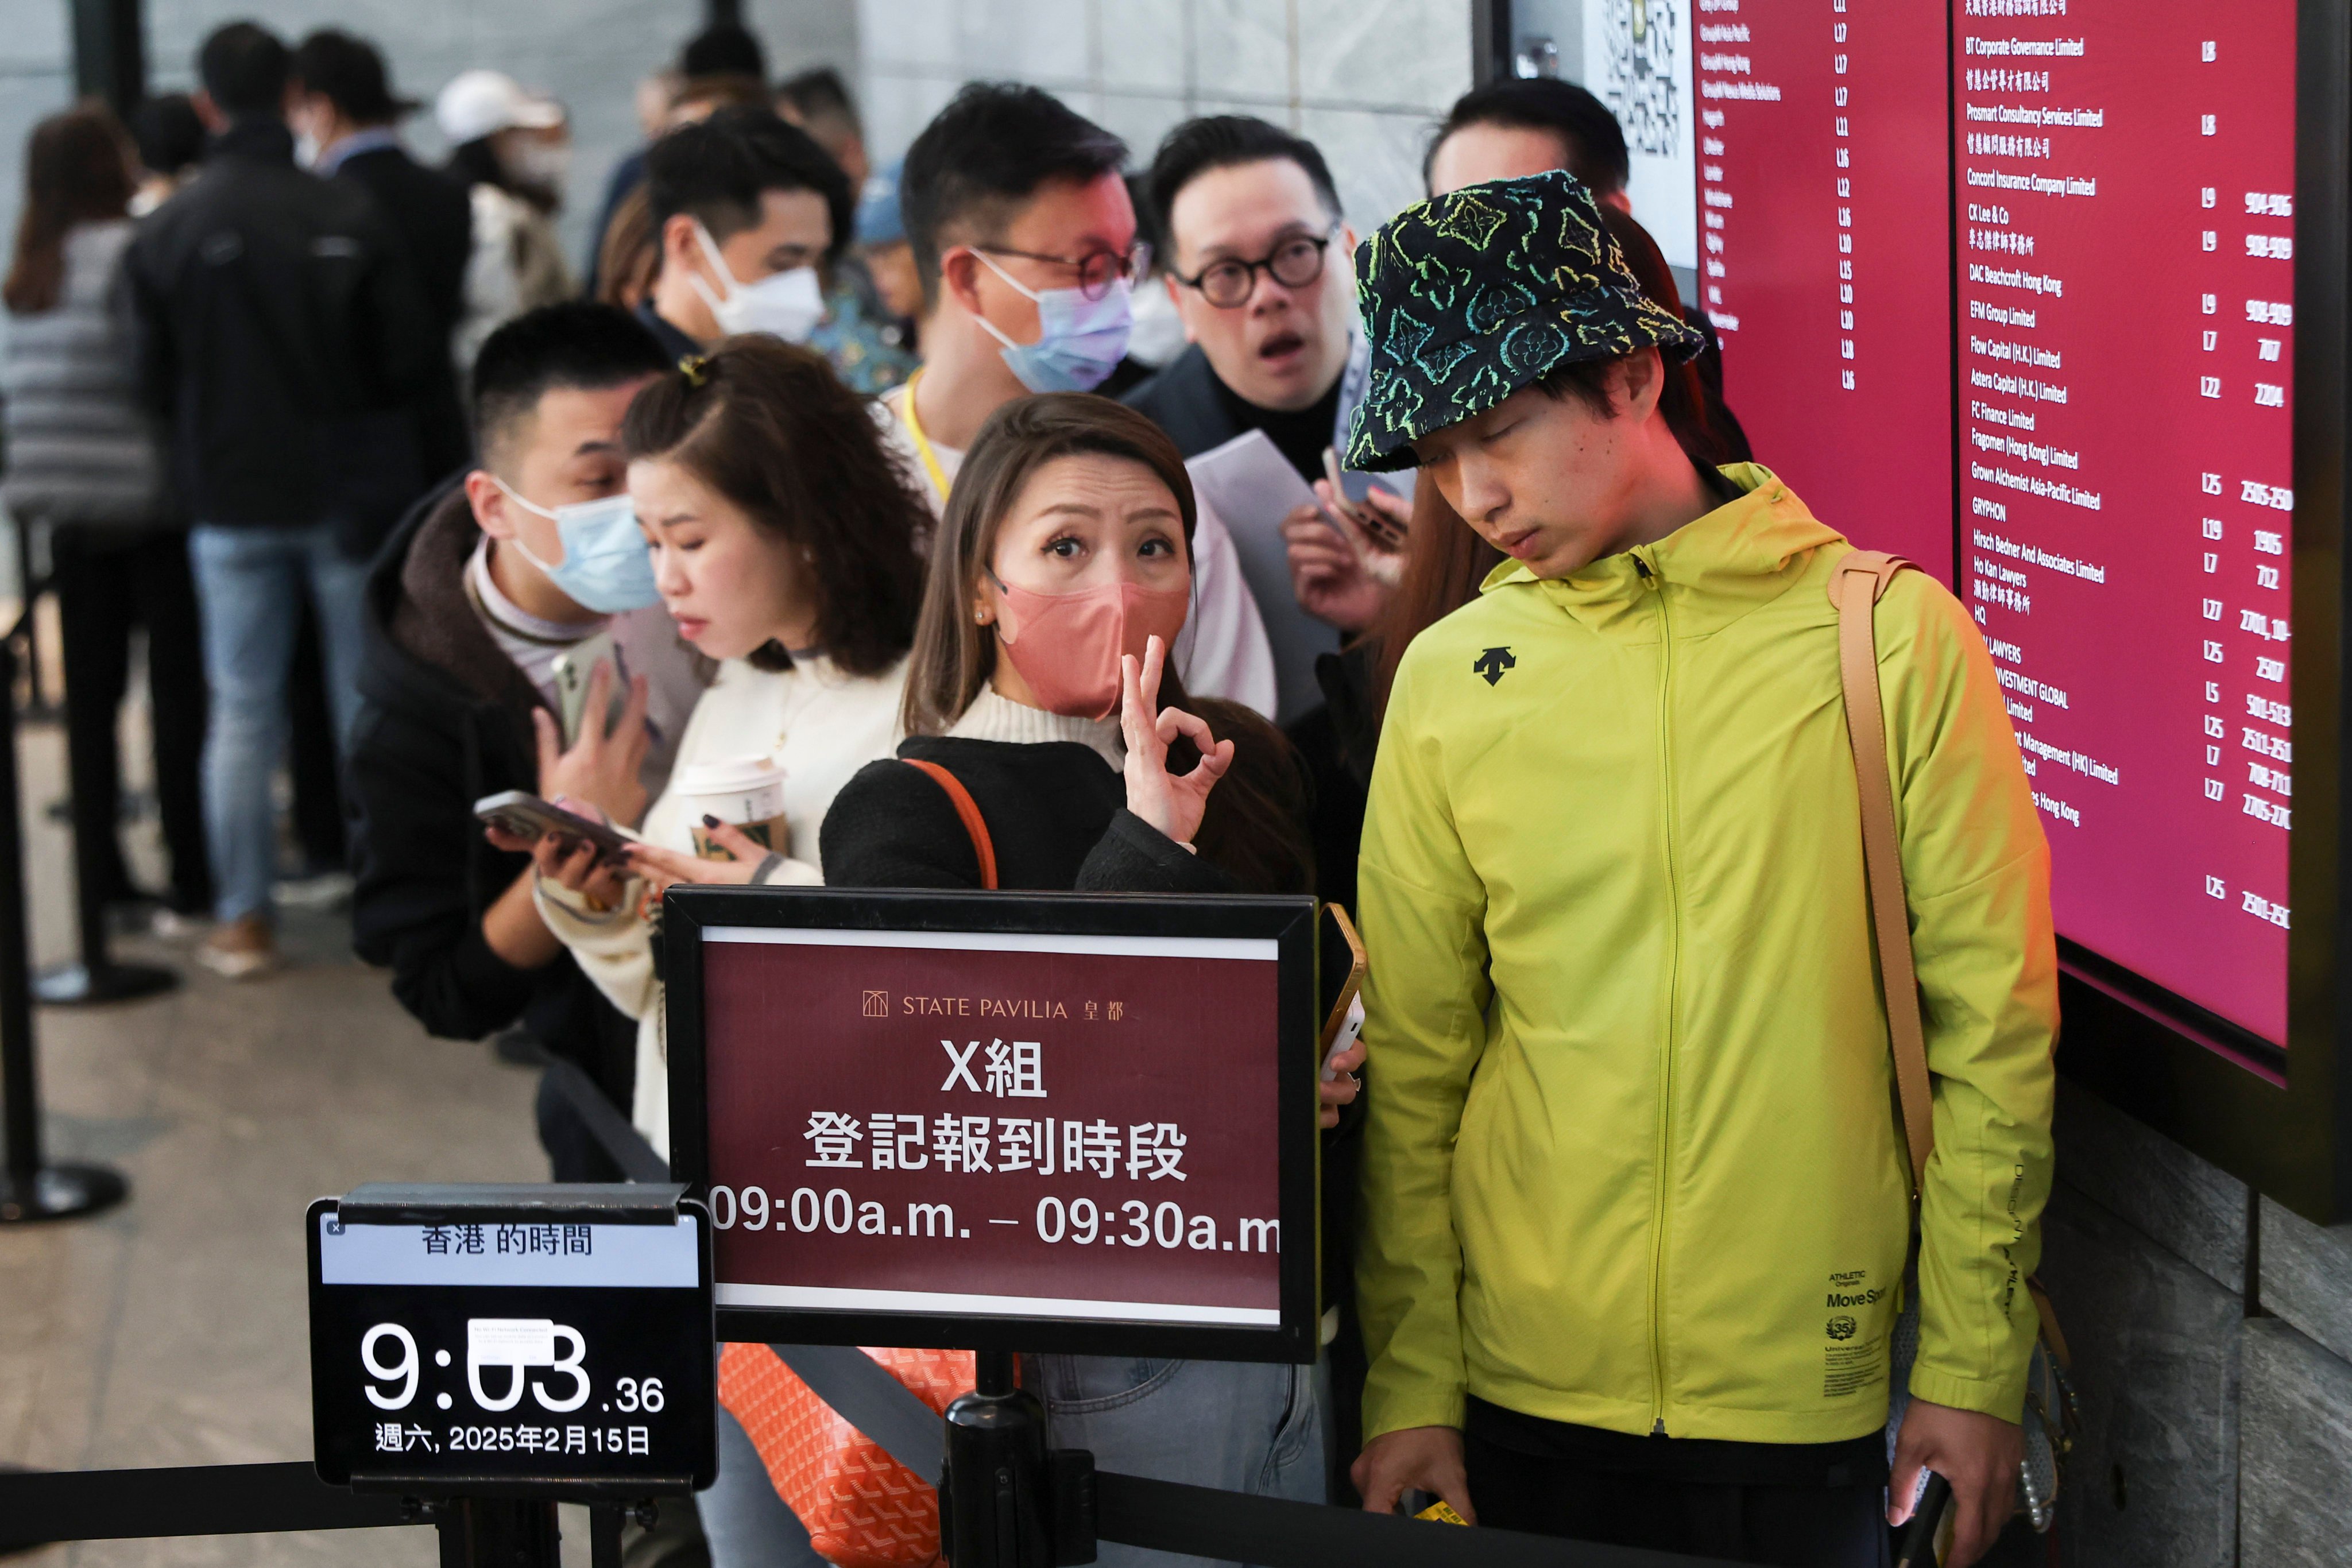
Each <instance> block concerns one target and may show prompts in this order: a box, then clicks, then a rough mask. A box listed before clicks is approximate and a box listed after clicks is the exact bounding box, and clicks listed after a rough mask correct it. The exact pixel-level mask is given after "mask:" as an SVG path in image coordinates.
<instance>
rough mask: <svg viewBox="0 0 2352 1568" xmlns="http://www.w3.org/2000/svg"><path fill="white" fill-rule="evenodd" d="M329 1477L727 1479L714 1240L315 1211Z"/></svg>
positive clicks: (667, 1232) (630, 1230)
mask: <svg viewBox="0 0 2352 1568" xmlns="http://www.w3.org/2000/svg"><path fill="white" fill-rule="evenodd" d="M310 1230H311V1238H310V1240H311V1276H310V1278H311V1287H310V1355H311V1367H310V1385H311V1405H312V1423H313V1430H314V1437H315V1442H316V1449H317V1462H318V1468H319V1473H320V1477H321V1478H322V1479H326V1480H328V1481H331V1482H334V1483H337V1484H349V1483H352V1482H358V1483H360V1484H362V1485H364V1484H369V1483H374V1484H378V1485H403V1486H406V1485H415V1486H416V1487H418V1488H419V1490H423V1491H425V1492H430V1491H432V1490H435V1489H436V1488H440V1489H445V1490H446V1489H455V1490H464V1489H465V1488H466V1487H467V1485H468V1484H474V1485H481V1486H491V1485H495V1486H498V1487H499V1488H500V1489H501V1490H513V1488H514V1486H515V1485H517V1484H523V1485H526V1486H528V1485H533V1484H536V1485H539V1486H541V1487H543V1488H545V1489H546V1490H550V1491H565V1490H572V1491H578V1492H582V1493H603V1492H613V1491H636V1492H639V1493H646V1494H649V1493H651V1492H655V1491H663V1490H670V1491H676V1490H686V1489H687V1488H688V1487H689V1486H693V1485H708V1484H709V1480H710V1478H711V1476H712V1474H713V1473H714V1471H715V1468H716V1466H715V1458H714V1454H713V1436H712V1422H713V1415H712V1400H713V1398H714V1388H713V1377H714V1364H713V1348H712V1346H713V1342H712V1332H711V1308H710V1282H709V1281H710V1275H709V1263H708V1261H707V1260H708V1257H709V1244H708V1239H707V1237H706V1235H705V1234H704V1229H703V1225H702V1216H701V1214H700V1212H699V1211H698V1209H695V1208H691V1207H688V1208H683V1209H681V1210H680V1211H679V1213H678V1214H677V1216H676V1218H675V1219H674V1220H673V1221H671V1222H669V1223H664V1224H658V1225H647V1224H599V1223H560V1222H547V1221H540V1220H533V1219H512V1220H509V1221H506V1222H499V1221H495V1220H487V1219H476V1218H471V1217H469V1216H467V1214H466V1213H465V1212H464V1211H462V1210H457V1211H453V1214H452V1218H451V1219H450V1220H449V1221H448V1222H447V1223H441V1224H398V1225H377V1224H345V1223H344V1222H343V1221H342V1220H341V1218H338V1215H337V1212H336V1206H335V1204H334V1203H333V1202H332V1201H331V1200H321V1202H320V1203H319V1204H317V1205H314V1206H313V1207H312V1209H311V1211H310Z"/></svg>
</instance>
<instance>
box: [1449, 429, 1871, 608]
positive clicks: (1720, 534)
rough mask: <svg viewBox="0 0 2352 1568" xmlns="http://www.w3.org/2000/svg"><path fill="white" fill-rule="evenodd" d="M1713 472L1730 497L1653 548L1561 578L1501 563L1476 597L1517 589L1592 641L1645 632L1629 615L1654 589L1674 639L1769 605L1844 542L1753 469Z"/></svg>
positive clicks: (1765, 472)
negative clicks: (1732, 490) (1817, 554)
mask: <svg viewBox="0 0 2352 1568" xmlns="http://www.w3.org/2000/svg"><path fill="white" fill-rule="evenodd" d="M1720 472H1721V473H1722V475H1723V476H1724V477H1725V478H1727V479H1728V480H1730V481H1731V483H1732V484H1734V485H1735V486H1738V487H1739V489H1740V490H1741V491H1742V492H1743V493H1742V494H1741V495H1740V497H1738V499H1737V500H1733V501H1727V502H1726V503H1724V504H1723V505H1722V506H1720V507H1717V508H1716V509H1715V510H1713V511H1711V512H1708V513H1707V514H1706V515H1705V516H1704V517H1696V518H1694V519H1692V520H1691V521H1690V522H1687V523H1685V524H1684V525H1683V526H1682V527H1681V528H1676V529H1675V531H1674V532H1673V533H1671V534H1668V535H1667V536H1666V537H1665V538H1662V539H1660V540H1658V541H1657V542H1656V543H1655V544H1647V545H1637V546H1635V547H1634V548H1633V549H1629V550H1622V551H1620V552H1619V553H1618V554H1616V555H1612V556H1604V557H1602V558H1601V559H1599V560H1596V561H1594V562H1592V563H1591V565H1590V566H1587V567H1585V568H1584V569H1583V570H1580V571H1576V572H1572V573H1570V575H1568V576H1567V577H1563V578H1549V579H1547V578H1539V577H1538V576H1536V574H1535V573H1534V572H1533V571H1531V570H1528V567H1527V565H1526V564H1525V563H1524V562H1521V561H1505V562H1504V563H1503V564H1502V565H1500V566H1498V567H1496V569H1495V570H1494V571H1493V572H1491V573H1489V574H1488V576H1487V578H1486V581H1485V583H1483V584H1482V585H1481V586H1480V591H1481V592H1484V593H1493V592H1496V591H1500V590H1503V589H1507V588H1514V587H1517V586H1518V585H1521V584H1525V585H1528V586H1532V587H1533V588H1535V589H1537V590H1538V591H1541V592H1542V593H1543V594H1544V595H1545V596H1546V597H1547V598H1549V599H1550V600H1551V601H1552V602H1553V603H1555V604H1558V605H1559V607H1560V608H1561V609H1563V610H1565V611H1567V612H1569V613H1570V615H1573V616H1575V617H1576V618H1577V619H1578V620H1579V621H1581V622H1584V623H1585V624H1586V625H1588V626H1591V628H1592V629H1593V630H1594V631H1596V632H1606V631H1609V630H1611V629H1612V627H1615V626H1618V625H1620V624H1621V623H1625V622H1629V621H1633V622H1635V623H1638V624H1640V625H1642V626H1643V628H1644V629H1645V630H1646V629H1648V628H1649V627H1650V626H1651V624H1652V623H1651V622H1649V620H1648V618H1647V617H1636V616H1635V612H1636V611H1637V610H1638V608H1639V607H1640V605H1641V603H1642V601H1643V597H1644V596H1645V595H1646V594H1647V592H1648V591H1650V584H1651V582H1653V581H1654V582H1655V583H1656V585H1657V588H1658V590H1659V591H1662V592H1664V594H1665V595H1666V596H1667V603H1668V605H1669V607H1670V608H1671V609H1672V611H1673V612H1674V614H1675V621H1676V627H1677V630H1678V631H1679V632H1683V633H1685V634H1689V633H1702V634H1703V633H1705V632H1710V631H1715V630H1717V629H1719V628H1721V627H1723V626H1725V625H1727V624H1729V623H1730V622H1733V621H1736V620H1738V618H1739V617H1740V616H1742V615H1745V614H1746V613H1748V612H1749V611H1751V610H1753V609H1755V608H1756V607H1757V606H1759V605H1760V604H1765V603H1769V601H1772V600H1774V599H1778V598H1779V597H1780V595H1781V594H1783V593H1785V592H1787V591H1788V590H1789V586H1790V584H1791V583H1793V582H1795V581H1796V580H1797V579H1798V578H1799V577H1800V576H1801V575H1802V574H1803V572H1804V570H1805V568H1806V567H1807V565H1808V564H1810V563H1811V559H1812V557H1813V552H1814V551H1816V550H1818V549H1822V547H1823V546H1825V545H1841V544H1843V543H1844V542H1845V536H1844V535H1843V534H1841V533H1839V532H1838V531H1837V530H1836V529H1835V528H1831V527H1830V526H1829V525H1828V524H1826V523H1823V522H1822V521H1820V520H1819V519H1817V518H1816V517H1814V516H1813V514H1812V513H1811V510H1809V509H1808V508H1807V507H1806V506H1805V503H1804V502H1802V501H1801V500H1799V499H1798V498H1797V493H1796V492H1795V491H1793V490H1791V489H1790V488H1789V486H1786V485H1784V484H1782V483H1781V482H1780V479H1779V478H1778V477H1777V476H1775V475H1774V474H1773V473H1772V471H1771V470H1770V469H1769V468H1767V467H1765V466H1764V465H1762V464H1760V463H1733V464H1727V465H1725V466H1724V467H1723V468H1722V469H1721V470H1720ZM1644 572H1646V573H1648V574H1649V575H1648V576H1647V577H1646V578H1645V577H1644V575H1643V574H1644Z"/></svg>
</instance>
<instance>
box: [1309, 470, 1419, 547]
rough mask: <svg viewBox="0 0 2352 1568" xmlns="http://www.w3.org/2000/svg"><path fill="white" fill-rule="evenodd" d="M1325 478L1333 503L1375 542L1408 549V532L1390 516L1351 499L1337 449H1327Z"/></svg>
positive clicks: (1383, 545)
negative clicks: (1406, 542)
mask: <svg viewBox="0 0 2352 1568" xmlns="http://www.w3.org/2000/svg"><path fill="white" fill-rule="evenodd" d="M1323 478H1324V481H1325V482H1326V483H1328V485H1329V486H1331V503H1332V505H1333V506H1334V507H1337V508H1338V509H1339V511H1341V512H1343V513H1345V514H1346V515H1347V517H1348V520H1349V522H1352V523H1354V524H1355V525H1356V526H1357V527H1358V528H1361V529H1363V530H1364V533H1365V535H1366V536H1367V537H1369V538H1370V539H1371V541H1372V542H1373V543H1374V544H1376V545H1378V546H1380V548H1381V549H1385V550H1401V549H1404V530H1403V529H1402V528H1399V527H1398V526H1397V525H1396V524H1395V523H1393V522H1391V521H1390V520H1389V517H1388V516H1387V514H1386V513H1383V512H1379V511H1375V510H1374V509H1373V508H1371V507H1366V506H1361V505H1359V504H1358V503H1356V502H1354V501H1351V500H1349V498H1348V486H1347V484H1346V479H1345V476H1343V475H1342V474H1341V472H1340V469H1339V451H1338V450H1337V449H1336V448H1334V447H1329V446H1327V447H1325V448H1324V449H1323Z"/></svg>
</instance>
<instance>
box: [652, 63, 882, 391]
mask: <svg viewBox="0 0 2352 1568" xmlns="http://www.w3.org/2000/svg"><path fill="white" fill-rule="evenodd" d="M646 200H647V201H648V202H649V203H650V204H651V209H652V218H653V225H654V232H655V233H656V235H658V236H659V239H660V245H661V267H660V270H659V271H658V272H657V273H656V275H655V277H654V286H653V291H652V293H651V294H650V295H648V296H647V297H646V301H645V303H644V304H642V305H640V306H639V307H638V308H637V315H638V319H640V320H642V321H644V322H645V324H646V327H647V328H648V329H651V330H652V332H653V333H654V335H655V337H656V338H657V339H659V340H660V341H661V344H662V347H663V348H664V349H665V350H667V351H668V353H669V354H670V357H671V358H672V360H673V361H675V360H677V359H682V358H684V357H685V356H686V355H688V354H692V353H698V352H700V351H701V350H704V349H707V348H709V346H710V345H712V344H713V343H716V342H718V341H719V340H720V339H722V338H731V337H734V336H736V335H737V334H739V333H743V332H766V333H769V334H771V335H772V336H774V337H778V338H782V339H784V340H787V341H789V342H794V343H804V342H807V341H808V340H809V338H810V335H811V334H812V333H814V331H815V330H816V328H817V325H818V323H819V322H821V321H823V320H824V318H825V314H826V300H825V286H824V278H823V277H822V276H821V274H822V269H823V268H824V267H826V266H828V265H829V264H830V263H832V262H833V261H835V260H836V259H837V258H838V257H839V255H840V253H841V251H842V250H843V249H844V247H845V246H847V244H848V243H849V235H850V219H851V214H852V213H853V211H854V207H855V203H854V199H853V196H852V193H851V191H850V188H849V177H848V176H847V175H845V174H844V173H843V172H841V169H840V166H839V165H837V164H835V162H833V160H832V159H831V158H829V157H827V156H826V154H825V152H824V149H823V148H821V147H819V146H818V145H817V144H816V143H815V142H814V141H812V140H810V138H809V135H808V133H807V132H806V131H802V130H800V129H799V128H798V127H796V126H793V125H788V124H786V123H785V122H784V121H783V120H780V119H778V118H777V117H776V116H775V115H774V114H772V113H771V112H770V111H769V110H765V109H748V108H735V109H722V110H718V111H717V112H716V113H714V114H712V115H711V116H710V117H709V119H707V120H701V121H698V122H697V123H693V124H688V125H681V126H679V127H677V129H676V130H673V131H669V132H667V134H665V135H664V136H663V137H662V138H661V140H659V141H656V142H655V143H654V144H653V146H652V147H651V148H649V149H648V150H647V151H646Z"/></svg>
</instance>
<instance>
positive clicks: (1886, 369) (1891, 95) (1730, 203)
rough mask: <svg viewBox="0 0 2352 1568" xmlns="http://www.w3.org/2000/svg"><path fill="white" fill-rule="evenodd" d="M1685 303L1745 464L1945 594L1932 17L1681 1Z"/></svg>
mask: <svg viewBox="0 0 2352 1568" xmlns="http://www.w3.org/2000/svg"><path fill="white" fill-rule="evenodd" d="M1696 10H1697V29H1698V49H1697V54H1696V78H1697V81H1696V99H1697V102H1698V114H1699V157H1698V202H1699V225H1700V227H1699V247H1700V248H1699V298H1700V302H1701V303H1702V304H1703V305H1704V306H1705V307H1706V311H1707V315H1708V317H1709V319H1711V320H1713V322H1714V323H1715V327H1716V331H1717V335H1718V336H1719V337H1720V338H1721V340H1722V343H1723V380H1724V399H1725V402H1727V403H1728V404H1729V405H1730V407H1731V409H1732V411H1733V412H1734V413H1737V414H1738V417H1739V422H1740V423H1741V424H1742V425H1743V426H1744V427H1745V428H1746V430H1747V432H1748V438H1749V441H1750V442H1751V444H1753V445H1754V447H1755V450H1756V456H1757V460H1758V461H1759V462H1760V463H1762V464H1764V465H1766V466H1767V467H1769V468H1770V469H1771V470H1772V471H1773V472H1775V473H1776V474H1778V475H1780V476H1781V477H1782V478H1784V479H1786V480H1787V481H1788V482H1789V484H1790V486H1791V487H1793V488H1794V489H1795V490H1796V492H1797V494H1798V495H1799V496H1801V497H1803V498H1804V500H1805V502H1806V504H1807V505H1808V506H1809V507H1811V508H1812V511H1813V514H1814V515H1815V516H1816V517H1820V518H1821V519H1822V521H1823V522H1825V523H1828V524H1829V525H1830V526H1831V527H1832V528H1837V529H1839V530H1840V531H1842V532H1843V533H1844V534H1845V535H1846V536H1847V537H1848V538H1852V539H1853V541H1854V542H1855V543H1856V544H1858V545H1862V546H1864V547H1865V548H1867V549H1886V550H1893V551H1895V553H1897V554H1899V555H1905V556H1908V557H1909V558H1911V559H1913V560H1915V561H1916V562H1917V563H1918V564H1919V565H1920V566H1921V567H1922V568H1924V569H1925V570H1928V571H1931V572H1933V573H1935V574H1936V576H1937V577H1938V578H1941V579H1942V580H1944V581H1945V582H1946V583H1947V584H1948V583H1950V582H1951V580H1952V559H1953V550H1952V462H1953V458H1952V312H1951V289H1950V284H1949V278H1950V268H1951V214H1950V211H1949V208H1948V204H1947V200H1946V193H1947V191H1948V188H1949V175H1948V156H1947V152H1946V137H1947V131H1948V124H1949V119H1948V84H1947V80H1946V75H1945V68H1944V61H1945V58H1946V46H1945V5H1944V0H1873V3H1872V4H1870V5H1853V7H1852V8H1851V9H1849V8H1848V3H1847V0H1696Z"/></svg>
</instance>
